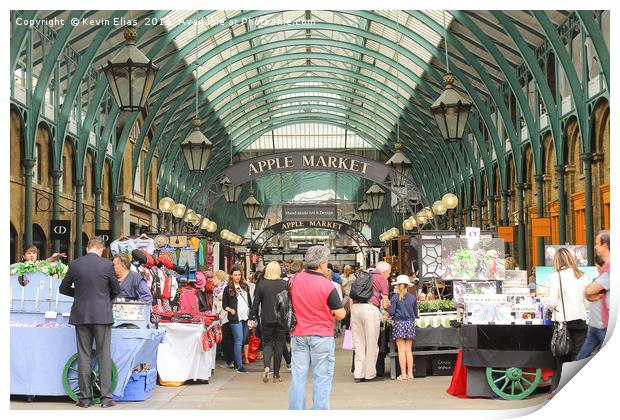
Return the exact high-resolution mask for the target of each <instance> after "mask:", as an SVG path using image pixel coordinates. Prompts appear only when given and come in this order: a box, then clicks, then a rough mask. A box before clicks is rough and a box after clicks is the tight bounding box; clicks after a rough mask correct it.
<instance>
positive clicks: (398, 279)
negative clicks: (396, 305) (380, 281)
mask: <svg viewBox="0 0 620 420" xmlns="http://www.w3.org/2000/svg"><path fill="white" fill-rule="evenodd" d="M394 284H406V285H408V286H411V282H410V281H409V277H408V276H406V275H404V274H401V275H399V276H398V277H396V283H394Z"/></svg>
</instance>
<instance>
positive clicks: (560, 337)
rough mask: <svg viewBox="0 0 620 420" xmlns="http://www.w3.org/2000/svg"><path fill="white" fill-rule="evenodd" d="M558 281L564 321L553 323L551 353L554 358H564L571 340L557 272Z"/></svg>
mask: <svg viewBox="0 0 620 420" xmlns="http://www.w3.org/2000/svg"><path fill="white" fill-rule="evenodd" d="M558 280H559V282H560V297H561V299H562V314H563V315H564V321H562V322H559V321H556V322H554V323H553V335H552V336H551V353H552V354H553V355H554V356H555V357H562V356H566V355H567V354H568V353H570V348H571V340H570V333H569V331H568V324H567V322H566V308H565V307H564V291H563V290H562V275H561V274H560V271H558Z"/></svg>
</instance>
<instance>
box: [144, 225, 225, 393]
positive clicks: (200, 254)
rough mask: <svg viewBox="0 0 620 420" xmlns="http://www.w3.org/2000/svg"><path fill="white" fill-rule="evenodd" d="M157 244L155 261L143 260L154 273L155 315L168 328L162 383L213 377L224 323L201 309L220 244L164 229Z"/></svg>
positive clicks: (161, 349)
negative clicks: (202, 295) (200, 297)
mask: <svg viewBox="0 0 620 420" xmlns="http://www.w3.org/2000/svg"><path fill="white" fill-rule="evenodd" d="M155 244H156V248H155V251H154V255H155V258H154V262H153V264H151V263H150V262H149V263H147V264H142V265H141V266H140V267H138V271H141V272H144V273H145V276H146V277H147V278H149V279H151V281H150V282H149V284H150V286H151V291H152V293H153V297H154V301H153V307H152V311H153V316H152V321H153V322H154V323H155V324H156V325H157V328H158V329H159V330H160V331H165V332H166V336H165V339H164V340H163V342H162V344H161V345H160V347H159V353H158V358H157V365H158V375H159V383H160V384H161V385H167V386H178V385H181V384H183V383H184V382H185V381H188V380H204V381H208V380H209V378H210V377H211V373H212V371H213V369H214V368H215V354H216V345H217V343H219V342H220V341H221V325H220V323H219V316H218V315H214V314H212V313H211V312H210V311H208V310H207V311H202V312H201V311H200V304H199V294H201V293H202V289H203V288H205V284H203V283H204V282H205V278H206V277H210V276H211V275H212V273H213V271H214V269H215V268H216V267H217V265H218V262H217V261H216V257H217V255H216V254H217V252H218V248H219V247H218V245H219V244H217V243H215V242H211V241H208V240H205V239H202V238H199V237H196V236H194V237H191V238H188V237H186V236H171V237H167V236H165V235H158V236H157V237H156V238H155ZM197 274H199V275H197Z"/></svg>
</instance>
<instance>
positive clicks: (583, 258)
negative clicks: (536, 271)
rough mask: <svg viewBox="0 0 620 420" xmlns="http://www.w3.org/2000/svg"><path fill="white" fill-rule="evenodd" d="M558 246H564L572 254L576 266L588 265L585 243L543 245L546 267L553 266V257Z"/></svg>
mask: <svg viewBox="0 0 620 420" xmlns="http://www.w3.org/2000/svg"><path fill="white" fill-rule="evenodd" d="M560 248H566V249H567V250H568V251H569V252H570V253H571V254H572V255H573V258H575V262H576V263H577V267H585V266H587V265H588V248H587V246H586V245H545V265H546V266H547V267H552V266H553V257H555V254H556V253H557V252H558V249H560Z"/></svg>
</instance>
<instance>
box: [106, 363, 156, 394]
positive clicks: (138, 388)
mask: <svg viewBox="0 0 620 420" xmlns="http://www.w3.org/2000/svg"><path fill="white" fill-rule="evenodd" d="M155 385H157V369H151V370H149V371H146V372H133V373H132V374H131V377H130V378H129V382H127V385H126V386H125V390H124V391H123V396H122V397H116V396H114V400H115V401H144V400H147V399H149V398H150V397H151V394H152V393H153V390H154V389H155Z"/></svg>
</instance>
